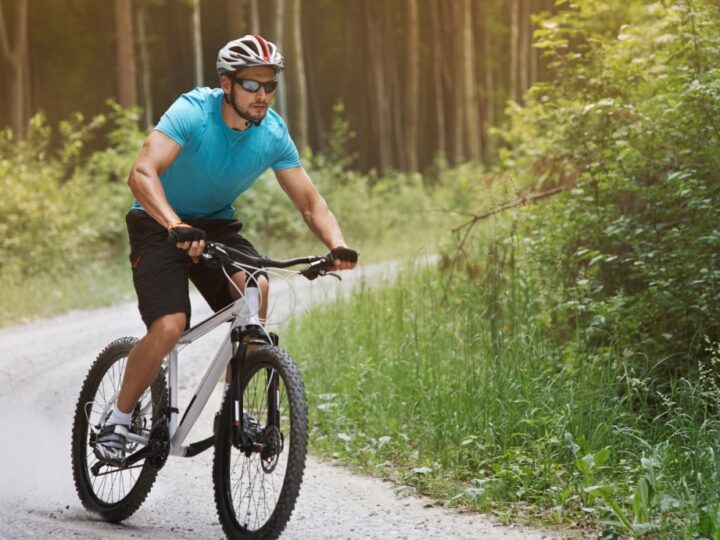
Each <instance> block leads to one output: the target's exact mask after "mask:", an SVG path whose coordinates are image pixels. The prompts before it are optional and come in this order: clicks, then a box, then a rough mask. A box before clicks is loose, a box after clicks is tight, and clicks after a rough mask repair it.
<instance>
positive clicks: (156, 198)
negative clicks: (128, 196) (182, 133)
mask: <svg viewBox="0 0 720 540" xmlns="http://www.w3.org/2000/svg"><path fill="white" fill-rule="evenodd" d="M180 149H181V148H180V145H179V144H178V143H176V142H175V141H173V140H172V139H171V138H170V137H168V136H167V135H165V134H164V133H161V132H159V131H153V132H151V133H150V135H148V136H147V138H146V139H145V142H144V143H143V147H142V149H141V150H140V154H139V155H138V157H137V159H136V160H135V164H134V165H133V167H132V169H131V170H130V177H129V178H128V185H129V186H130V191H132V194H133V195H134V196H135V199H136V200H137V202H139V203H140V205H141V206H142V207H143V209H144V210H145V211H146V212H147V213H148V214H150V215H151V216H152V217H153V218H154V219H155V221H157V222H158V223H160V225H162V226H163V227H165V228H166V229H170V228H171V227H172V226H177V225H179V224H180V223H182V220H181V219H180V218H179V217H178V215H177V214H176V213H175V211H174V210H173V209H172V207H171V206H170V203H169V202H168V200H167V197H166V196H165V190H163V187H162V184H161V183H160V175H161V174H162V173H163V172H164V171H165V170H166V169H167V168H168V167H169V166H170V165H171V164H172V162H173V161H175V158H176V157H177V155H178V154H179V153H180ZM178 247H179V248H180V249H185V250H187V251H188V255H190V256H191V257H192V258H193V259H194V260H196V261H197V257H199V256H200V255H202V252H203V250H204V249H205V242H203V241H202V240H200V241H197V240H196V241H194V242H183V243H179V244H178Z"/></svg>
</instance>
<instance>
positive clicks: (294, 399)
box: [213, 346, 307, 539]
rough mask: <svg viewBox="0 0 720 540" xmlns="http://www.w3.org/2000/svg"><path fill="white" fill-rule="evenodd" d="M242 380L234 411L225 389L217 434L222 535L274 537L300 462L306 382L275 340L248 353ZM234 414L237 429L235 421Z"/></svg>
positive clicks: (289, 504) (296, 484)
mask: <svg viewBox="0 0 720 540" xmlns="http://www.w3.org/2000/svg"><path fill="white" fill-rule="evenodd" d="M240 380H241V384H242V409H243V410H242V412H240V411H239V410H238V412H237V413H233V410H234V400H233V399H232V396H231V395H230V394H231V393H230V392H229V393H228V396H226V399H225V402H224V403H223V407H222V412H221V415H220V421H219V425H218V431H217V434H216V438H215V456H214V460H213V484H214V487H215V504H216V506H217V511H218V517H219V519H220V523H221V524H222V527H223V530H224V531H225V534H226V535H227V537H228V538H263V539H266V538H277V537H278V536H280V533H281V532H282V531H283V529H284V528H285V525H286V523H287V521H288V519H289V518H290V514H291V513H292V510H293V508H294V506H295V500H296V499H297V496H298V493H299V491H300V483H301V482H302V475H303V470H304V469H305V454H306V451H307V404H306V400H305V387H304V385H303V381H302V377H301V376H300V371H299V370H298V368H297V366H296V365H295V363H294V362H293V361H292V359H291V358H290V356H288V354H287V353H286V352H285V351H283V350H282V349H280V348H278V347H275V346H261V347H258V348H257V349H255V350H254V351H253V352H252V353H250V354H249V356H248V358H247V359H246V361H245V362H244V368H243V372H242V373H241V376H240ZM238 409H239V407H238ZM240 414H242V424H243V428H242V429H243V432H244V435H243V436H242V437H238V434H237V429H235V428H233V420H234V417H235V416H238V415H240ZM240 439H242V441H241V440H240Z"/></svg>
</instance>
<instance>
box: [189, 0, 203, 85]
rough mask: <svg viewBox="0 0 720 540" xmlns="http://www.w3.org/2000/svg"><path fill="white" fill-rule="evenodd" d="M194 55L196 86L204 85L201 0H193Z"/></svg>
mask: <svg viewBox="0 0 720 540" xmlns="http://www.w3.org/2000/svg"><path fill="white" fill-rule="evenodd" d="M192 28H193V55H194V57H195V86H204V82H203V56H202V21H201V19H200V0H193V17H192Z"/></svg>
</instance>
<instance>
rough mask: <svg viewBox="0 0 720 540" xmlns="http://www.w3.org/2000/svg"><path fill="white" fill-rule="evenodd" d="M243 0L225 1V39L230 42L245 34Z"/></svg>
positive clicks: (245, 24)
mask: <svg viewBox="0 0 720 540" xmlns="http://www.w3.org/2000/svg"><path fill="white" fill-rule="evenodd" d="M244 4H245V1H244V0H225V16H226V20H225V22H226V32H227V36H226V39H224V40H223V41H230V40H231V39H237V38H239V37H242V35H243V34H246V33H247V32H245V29H246V28H247V22H246V20H245V10H244V7H245V6H244Z"/></svg>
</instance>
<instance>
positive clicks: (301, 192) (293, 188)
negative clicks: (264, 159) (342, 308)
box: [275, 167, 355, 270]
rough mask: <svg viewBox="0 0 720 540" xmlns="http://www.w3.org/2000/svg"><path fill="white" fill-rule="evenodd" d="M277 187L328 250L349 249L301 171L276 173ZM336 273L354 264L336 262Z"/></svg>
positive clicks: (321, 198)
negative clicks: (279, 187) (286, 196)
mask: <svg viewBox="0 0 720 540" xmlns="http://www.w3.org/2000/svg"><path fill="white" fill-rule="evenodd" d="M275 177H276V178H277V180H278V182H279V183H280V186H281V187H282V188H283V190H284V191H285V193H287V195H288V197H289V198H290V200H291V201H292V203H293V204H294V205H295V208H297V209H298V211H299V212H300V213H301V214H302V217H303V219H304V220H305V223H307V225H308V227H310V230H311V231H312V232H313V233H314V234H315V236H317V237H318V238H319V239H320V241H322V243H323V244H325V245H326V246H327V247H328V248H329V249H331V250H332V249H334V248H337V247H348V246H347V244H346V243H345V239H344V238H343V235H342V231H341V230H340V226H339V225H338V222H337V219H335V215H334V214H333V213H332V212H331V211H330V208H328V205H327V203H326V202H325V199H323V197H322V195H320V193H319V192H318V190H317V188H316V187H315V184H313V183H312V180H310V177H309V176H308V174H307V173H306V172H305V169H304V168H302V167H291V168H289V169H283V170H280V171H275ZM335 265H336V267H337V268H338V270H349V269H351V268H354V267H355V263H351V262H347V261H336V263H335Z"/></svg>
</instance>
